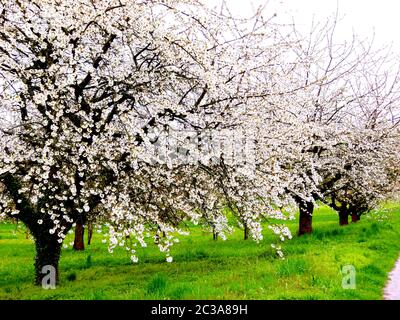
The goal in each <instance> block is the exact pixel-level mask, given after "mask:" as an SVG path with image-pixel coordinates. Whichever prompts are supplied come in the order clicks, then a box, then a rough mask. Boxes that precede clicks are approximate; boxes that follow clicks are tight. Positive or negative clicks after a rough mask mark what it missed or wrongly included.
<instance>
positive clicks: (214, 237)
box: [213, 229, 218, 241]
mask: <svg viewBox="0 0 400 320" xmlns="http://www.w3.org/2000/svg"><path fill="white" fill-rule="evenodd" d="M213 240H214V241H217V240H218V234H217V233H216V232H215V229H213Z"/></svg>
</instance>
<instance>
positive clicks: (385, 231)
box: [0, 204, 400, 300]
mask: <svg viewBox="0 0 400 320" xmlns="http://www.w3.org/2000/svg"><path fill="white" fill-rule="evenodd" d="M385 212H386V213H385V215H386V216H387V217H386V218H384V219H383V220H382V219H380V220H382V221H378V219H377V218H373V216H372V215H371V216H370V217H363V218H362V221H360V222H359V223H357V224H350V225H349V226H346V227H339V226H338V217H337V215H336V214H335V213H334V212H332V211H330V210H329V209H327V208H325V207H321V208H319V209H318V210H317V212H315V215H314V233H313V234H312V235H309V236H303V237H297V236H294V239H293V240H291V241H288V242H285V243H283V245H282V247H283V250H284V252H285V260H281V259H279V258H278V257H277V256H276V254H275V252H274V251H273V250H272V249H271V247H270V243H271V240H272V239H273V236H272V235H271V234H270V233H269V231H268V230H267V229H266V231H265V239H264V240H263V241H262V242H260V243H258V244H257V243H255V242H253V241H251V240H248V241H244V240H242V232H241V231H240V230H236V231H235V233H234V234H233V235H231V236H230V237H229V239H228V240H227V241H222V240H218V241H213V240H212V235H211V234H209V233H205V232H203V231H202V230H201V229H199V228H193V229H192V235H191V236H189V237H181V238H180V239H181V241H180V243H178V244H175V245H174V247H173V249H172V255H173V257H174V262H173V263H166V262H164V261H165V256H164V255H163V254H161V253H160V252H159V251H158V249H157V248H156V247H153V246H149V247H148V248H146V249H140V250H139V259H140V260H139V263H137V264H132V263H131V262H130V259H129V257H128V256H127V254H126V252H124V250H122V249H119V250H115V252H114V253H113V254H109V253H108V251H107V249H106V245H104V244H102V243H101V237H100V236H98V235H95V237H94V241H93V244H92V245H91V246H90V247H87V250H86V251H85V252H73V251H72V249H64V250H63V254H62V258H61V263H60V270H61V282H60V285H59V286H58V287H57V289H56V290H44V289H41V288H38V287H35V286H34V285H33V284H32V280H33V256H34V247H33V243H32V241H31V240H26V239H25V234H24V231H23V230H19V231H17V232H16V233H15V232H14V231H15V226H14V225H10V224H0V299H257V300H258V299H309V300H313V299H382V290H383V287H384V285H385V283H386V281H387V273H388V272H389V271H390V270H391V269H392V268H393V266H394V263H395V261H396V259H397V258H398V256H399V255H400V241H399V239H400V237H399V236H400V215H399V213H400V205H396V204H388V205H386V206H385ZM289 227H290V229H291V230H292V232H293V234H295V232H296V230H297V222H296V221H291V222H289ZM71 239H72V237H70V238H69V239H68V240H67V242H69V241H71ZM149 242H150V241H149ZM345 265H353V266H354V267H355V268H356V271H357V276H356V280H357V288H356V289H355V290H345V289H343V288H342V274H341V269H342V267H343V266H345Z"/></svg>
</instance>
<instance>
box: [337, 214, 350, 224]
mask: <svg viewBox="0 0 400 320" xmlns="http://www.w3.org/2000/svg"><path fill="white" fill-rule="evenodd" d="M339 224H340V225H341V226H345V225H348V224H349V213H348V212H347V210H340V211H339Z"/></svg>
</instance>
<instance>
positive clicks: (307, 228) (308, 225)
mask: <svg viewBox="0 0 400 320" xmlns="http://www.w3.org/2000/svg"><path fill="white" fill-rule="evenodd" d="M298 205H299V210H300V218H299V233H298V235H299V236H301V235H304V234H311V233H312V215H313V211H314V204H313V203H312V202H304V201H299V202H298Z"/></svg>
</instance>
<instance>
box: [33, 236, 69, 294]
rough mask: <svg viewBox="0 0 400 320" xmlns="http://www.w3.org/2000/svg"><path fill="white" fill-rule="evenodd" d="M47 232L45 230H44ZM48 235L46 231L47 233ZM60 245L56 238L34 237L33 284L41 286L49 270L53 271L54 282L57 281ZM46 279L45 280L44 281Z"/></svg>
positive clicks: (45, 280)
mask: <svg viewBox="0 0 400 320" xmlns="http://www.w3.org/2000/svg"><path fill="white" fill-rule="evenodd" d="M46 231H47V230H46ZM47 233H48V231H47ZM61 245H62V244H61V243H59V242H58V239H57V237H56V236H50V235H49V236H47V235H46V236H43V234H42V235H39V236H37V237H35V247H36V257H35V284H36V285H39V286H41V285H43V282H47V280H48V279H49V278H48V277H49V274H50V272H51V271H50V269H49V267H50V268H51V267H52V268H54V270H55V275H54V276H55V279H54V280H55V282H56V283H58V281H59V270H58V264H59V260H60V256H61ZM44 278H46V279H44Z"/></svg>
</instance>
